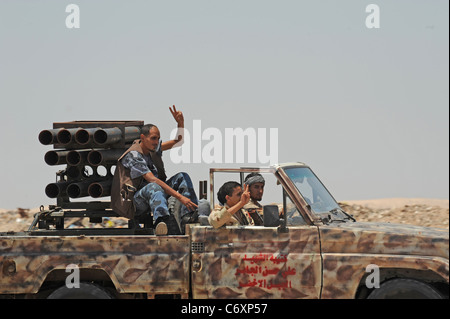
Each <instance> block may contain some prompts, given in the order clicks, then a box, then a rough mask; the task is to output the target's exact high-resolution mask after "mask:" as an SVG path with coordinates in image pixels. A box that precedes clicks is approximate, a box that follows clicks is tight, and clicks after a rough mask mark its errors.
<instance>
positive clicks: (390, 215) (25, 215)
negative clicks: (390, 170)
mask: <svg viewBox="0 0 450 319" xmlns="http://www.w3.org/2000/svg"><path fill="white" fill-rule="evenodd" d="M339 204H340V205H341V207H342V208H343V209H344V210H345V211H346V212H347V213H349V214H352V215H353V216H354V217H355V218H356V220H357V221H362V222H364V221H366V222H367V221H368V222H389V223H400V224H410V225H419V226H427V227H437V228H446V229H449V200H447V199H426V198H386V199H373V200H344V201H339ZM38 211H39V209H38V208H34V209H25V208H17V209H16V210H5V209H0V221H1V223H0V232H18V231H25V230H27V229H28V226H29V225H30V224H31V222H32V220H33V216H34V214H35V213H36V212H38ZM71 223H72V224H74V225H77V226H81V225H83V226H85V227H94V226H96V227H121V226H125V225H126V224H127V222H126V220H124V219H121V218H112V219H104V221H103V223H102V224H96V225H90V224H89V221H88V220H72V221H68V223H66V227H70V225H71Z"/></svg>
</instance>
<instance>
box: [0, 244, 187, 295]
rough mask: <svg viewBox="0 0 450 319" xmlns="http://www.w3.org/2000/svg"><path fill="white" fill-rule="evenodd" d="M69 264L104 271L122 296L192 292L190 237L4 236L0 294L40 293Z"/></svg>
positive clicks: (1, 254) (1, 256)
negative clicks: (40, 289) (129, 294)
mask: <svg viewBox="0 0 450 319" xmlns="http://www.w3.org/2000/svg"><path fill="white" fill-rule="evenodd" d="M70 264H75V265H77V266H78V267H79V268H80V269H83V268H84V269H102V270H104V271H105V272H106V273H107V274H108V276H109V277H110V278H111V280H112V282H113V284H114V286H115V288H116V290H117V291H118V292H120V293H148V294H180V295H184V294H187V293H188V292H189V238H188V237H187V236H170V237H169V236H165V237H156V236H64V237H62V236H61V237H56V236H55V237H40V236H11V237H8V236H0V293H1V294H24V293H36V292H38V290H39V288H40V287H41V285H42V283H43V282H44V280H45V278H46V277H47V275H48V274H49V273H50V272H51V271H53V270H55V269H66V267H67V266H68V265H70ZM62 284H64V282H63V283H62Z"/></svg>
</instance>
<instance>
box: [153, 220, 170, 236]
mask: <svg viewBox="0 0 450 319" xmlns="http://www.w3.org/2000/svg"><path fill="white" fill-rule="evenodd" d="M167 233H168V228H167V225H166V223H165V222H163V221H160V222H159V223H157V224H156V227H155V235H156V236H165V235H167Z"/></svg>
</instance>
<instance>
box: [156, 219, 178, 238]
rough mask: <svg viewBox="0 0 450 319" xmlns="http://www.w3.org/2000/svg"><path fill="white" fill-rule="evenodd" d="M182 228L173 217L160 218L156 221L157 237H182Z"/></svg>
mask: <svg viewBox="0 0 450 319" xmlns="http://www.w3.org/2000/svg"><path fill="white" fill-rule="evenodd" d="M180 234H181V232H180V228H179V227H178V223H177V221H176V219H175V217H174V216H173V215H169V216H163V217H159V218H158V219H157V220H156V226H155V235H157V236H164V235H180Z"/></svg>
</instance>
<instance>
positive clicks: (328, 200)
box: [285, 167, 340, 214]
mask: <svg viewBox="0 0 450 319" xmlns="http://www.w3.org/2000/svg"><path fill="white" fill-rule="evenodd" d="M285 172H286V174H287V176H289V178H290V179H291V180H292V181H293V182H294V184H295V186H296V187H297V189H298V191H299V192H300V194H301V195H302V196H303V198H304V199H305V200H306V202H307V203H308V204H309V206H310V207H311V210H312V211H313V212H314V213H316V214H321V213H329V212H330V211H333V210H340V207H339V205H338V203H336V201H335V200H334V198H333V197H332V196H331V195H330V193H329V192H328V190H327V189H326V188H325V187H324V186H323V184H322V183H321V182H320V181H319V179H318V178H317V177H316V175H314V173H313V172H312V171H311V170H310V169H309V168H308V167H293V168H286V169H285Z"/></svg>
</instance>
